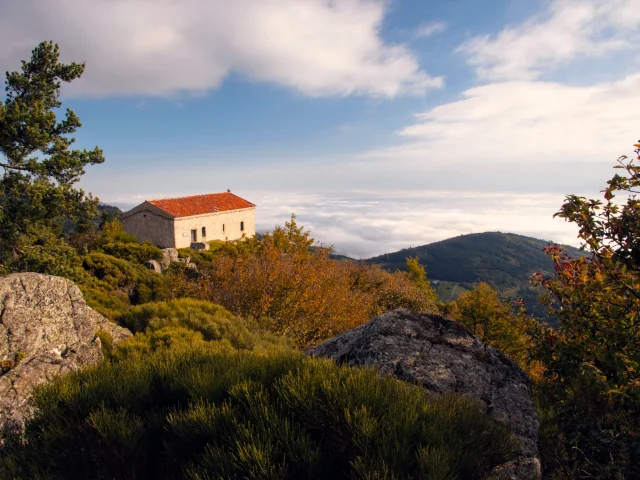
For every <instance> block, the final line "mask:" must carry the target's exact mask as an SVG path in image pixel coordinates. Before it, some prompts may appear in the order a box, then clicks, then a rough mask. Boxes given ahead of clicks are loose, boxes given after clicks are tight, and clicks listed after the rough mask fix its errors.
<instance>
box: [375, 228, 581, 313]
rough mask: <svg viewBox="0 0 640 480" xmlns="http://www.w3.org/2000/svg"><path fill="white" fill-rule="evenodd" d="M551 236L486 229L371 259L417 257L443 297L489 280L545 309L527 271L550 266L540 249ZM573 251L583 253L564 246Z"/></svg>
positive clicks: (385, 261) (390, 266) (394, 261)
mask: <svg viewBox="0 0 640 480" xmlns="http://www.w3.org/2000/svg"><path fill="white" fill-rule="evenodd" d="M547 243H548V242H547V241H545V240H539V239H536V238H531V237H525V236H523V235H516V234H514V233H501V232H486V233H474V234H470V235H461V236H459V237H455V238H450V239H447V240H442V241H440V242H435V243H431V244H428V245H423V246H420V247H413V248H407V249H404V250H400V251H398V252H393V253H387V254H385V255H380V256H379V257H374V258H371V259H369V260H367V262H369V263H373V264H378V265H381V266H382V267H383V268H385V269H387V270H391V271H394V270H397V269H400V270H402V269H404V268H405V262H406V258H407V257H418V258H419V260H420V263H422V264H423V265H426V268H427V275H428V277H429V279H430V280H439V281H440V282H434V287H436V289H437V290H438V294H439V296H440V299H441V300H448V299H449V298H451V293H452V291H453V287H454V286H455V285H456V284H457V287H456V291H455V292H454V294H453V298H455V297H456V296H457V295H458V294H460V293H462V292H463V291H464V288H470V287H471V286H472V285H473V284H476V283H479V282H487V283H488V284H489V285H491V287H492V288H494V289H496V290H498V291H499V292H501V293H503V294H504V295H506V296H508V297H516V296H517V297H521V298H523V299H524V300H525V301H526V302H527V304H528V305H529V306H530V307H531V309H532V310H533V311H534V312H535V313H537V314H539V315H542V314H543V312H542V311H541V310H540V309H539V307H538V306H537V305H536V304H537V302H536V297H537V295H538V292H537V291H536V290H534V289H532V288H531V287H530V286H529V276H530V275H531V274H532V273H534V272H537V271H542V272H550V270H551V268H552V263H551V260H549V257H547V255H546V254H545V253H544V252H543V251H542V249H543V248H544V247H545V246H546V245H547ZM566 249H567V251H568V252H569V253H570V254H571V255H573V256H579V255H582V254H583V253H582V252H581V251H580V250H578V249H577V248H574V247H569V246H567V247H566Z"/></svg>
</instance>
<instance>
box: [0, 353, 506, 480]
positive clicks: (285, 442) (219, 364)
mask: <svg viewBox="0 0 640 480" xmlns="http://www.w3.org/2000/svg"><path fill="white" fill-rule="evenodd" d="M34 402H35V407H36V413H35V416H34V417H33V419H32V420H30V421H28V422H27V424H26V427H25V434H24V438H23V439H22V440H20V438H19V437H16V436H13V435H10V434H7V435H6V436H5V438H4V442H0V444H2V447H0V478H7V479H9V478H25V479H26V478H29V479H32V478H42V479H54V478H55V479H78V478H115V479H131V480H134V479H155V478H163V479H183V478H184V479H193V480H195V479H214V478H216V479H218V478H224V479H232V478H255V479H259V478H265V479H266V478H269V479H286V478H291V479H295V478H318V479H322V478H326V479H335V478H362V479H364V478H416V477H419V478H430V479H455V478H461V479H476V478H484V477H485V476H486V475H487V473H488V472H489V471H490V470H491V468H492V467H493V466H495V465H497V464H500V463H502V462H504V461H505V460H507V459H508V458H509V457H510V455H511V454H512V452H513V449H514V445H513V443H512V441H511V440H510V435H509V434H508V432H507V431H506V430H505V429H504V428H503V427H501V426H499V425H498V424H497V423H495V422H494V421H492V420H490V419H489V418H488V417H487V416H485V415H484V414H482V413H481V412H480V410H479V409H478V408H477V407H476V406H475V405H473V404H471V403H470V401H468V400H465V399H463V398H461V397H455V396H431V395H429V394H428V393H427V392H425V391H424V390H422V389H420V388H418V387H413V386H410V385H407V384H404V383H402V382H400V381H398V380H395V379H393V378H388V377H385V378H381V377H380V376H379V374H378V373H377V372H375V371H373V370H358V369H352V368H349V367H340V366H336V365H335V364H334V363H332V362H330V361H328V360H318V359H311V358H307V357H304V356H303V355H301V354H299V353H295V352H281V353H277V354H276V353H273V354H270V355H262V354H256V353H253V352H248V351H235V350H233V348H232V347H227V348H224V349H223V348H221V346H220V345H219V344H216V343H215V342H211V343H198V344H195V345H193V346H190V347H184V348H178V347H174V348H171V349H162V350H159V351H156V352H155V353H152V354H148V355H146V356H144V357H143V356H140V357H139V358H137V359H136V361H109V362H105V363H103V364H101V365H99V366H97V367H94V368H92V369H89V370H85V371H80V372H77V373H72V374H70V375H67V376H64V377H58V378H57V379H56V380H54V381H53V382H52V383H50V384H49V385H47V386H45V387H43V388H40V389H39V390H37V392H36V393H35V395H34Z"/></svg>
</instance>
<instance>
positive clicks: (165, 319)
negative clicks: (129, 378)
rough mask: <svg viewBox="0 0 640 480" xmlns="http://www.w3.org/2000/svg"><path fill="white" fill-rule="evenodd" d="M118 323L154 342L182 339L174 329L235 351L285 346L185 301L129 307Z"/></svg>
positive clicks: (218, 311)
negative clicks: (170, 336)
mask: <svg viewBox="0 0 640 480" xmlns="http://www.w3.org/2000/svg"><path fill="white" fill-rule="evenodd" d="M118 323H120V324H121V325H122V326H124V327H126V328H128V329H129V330H131V331H132V332H134V333H147V334H151V332H156V335H155V336H154V335H149V338H150V339H151V338H157V337H158V332H159V334H160V335H166V334H168V333H170V332H174V333H175V332H180V335H183V334H184V332H182V330H176V329H186V330H190V331H192V332H197V333H198V334H199V337H201V338H202V340H204V341H208V342H210V341H225V342H228V343H229V344H230V345H231V346H233V347H234V348H237V349H246V350H255V349H264V348H266V347H271V346H274V345H283V346H284V345H285V343H284V341H283V340H282V339H280V338H278V337H276V336H275V335H273V334H269V333H267V332H263V331H260V329H259V328H258V326H257V324H255V323H254V322H251V321H248V320H245V319H243V318H240V317H237V316H235V315H233V314H232V313H231V312H229V311H228V310H225V309H224V308H223V307H221V306H219V305H214V304H212V303H209V302H206V301H200V300H191V299H188V298H181V299H178V300H171V301H168V302H156V303H147V304H145V305H139V306H136V307H133V308H131V309H129V310H128V311H126V312H125V313H123V314H122V315H120V317H119V318H118ZM199 337H198V338H199ZM138 338H140V336H138ZM174 341H175V340H174Z"/></svg>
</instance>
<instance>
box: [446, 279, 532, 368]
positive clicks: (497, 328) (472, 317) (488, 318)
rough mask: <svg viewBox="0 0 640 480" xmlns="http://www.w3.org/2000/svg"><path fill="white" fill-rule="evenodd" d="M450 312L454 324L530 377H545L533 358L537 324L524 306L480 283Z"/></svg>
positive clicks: (451, 306) (465, 294) (461, 296)
mask: <svg viewBox="0 0 640 480" xmlns="http://www.w3.org/2000/svg"><path fill="white" fill-rule="evenodd" d="M514 303H515V304H514ZM448 310H449V311H448V314H449V316H450V317H451V318H452V319H453V320H455V321H456V322H458V323H460V324H461V325H463V326H464V327H465V328H466V329H467V330H469V331H470V332H471V333H473V334H474V335H475V336H476V337H478V338H479V339H480V340H482V341H483V342H485V343H487V344H488V345H491V346H492V347H494V348H496V349H498V350H500V351H501V352H502V353H504V354H505V355H506V356H508V357H509V358H511V359H512V360H513V361H515V362H516V363H517V364H518V365H519V366H520V367H521V368H522V369H523V370H525V371H527V372H528V373H529V374H530V375H532V376H534V377H537V376H539V375H540V374H541V366H540V364H539V362H536V361H533V360H532V359H531V357H530V350H531V348H532V345H533V338H532V336H531V335H530V329H531V328H532V326H533V325H535V324H536V321H535V320H534V319H533V318H531V317H530V316H528V315H527V314H526V313H525V310H524V308H523V305H522V303H521V302H519V301H515V302H513V301H509V300H505V299H503V298H501V297H500V295H499V294H498V292H496V291H495V290H493V289H492V288H491V287H490V286H489V285H488V284H486V283H480V284H479V285H478V286H476V287H475V288H474V289H473V290H469V291H466V292H464V293H462V294H461V295H460V296H459V297H458V298H457V299H456V300H455V302H453V304H452V305H450V306H449V308H448Z"/></svg>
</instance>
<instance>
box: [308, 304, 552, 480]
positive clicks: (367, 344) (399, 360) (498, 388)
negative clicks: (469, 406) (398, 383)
mask: <svg viewBox="0 0 640 480" xmlns="http://www.w3.org/2000/svg"><path fill="white" fill-rule="evenodd" d="M308 353H309V354H310V355H313V356H322V357H328V358H332V359H334V360H336V361H337V362H339V363H346V364H348V365H352V366H365V365H366V366H373V367H376V368H377V369H378V370H379V371H380V372H382V373H384V374H387V375H393V376H395V377H397V378H399V379H401V380H404V381H407V382H410V383H413V384H417V385H421V386H423V387H424V388H426V389H427V390H429V391H432V392H436V393H446V392H458V393H461V394H464V395H467V396H469V397H471V398H473V399H475V400H477V401H478V402H479V403H480V404H481V406H482V407H483V408H484V409H485V410H486V412H487V413H488V414H489V415H490V416H491V417H492V418H494V419H495V420H497V421H498V422H500V423H502V424H504V425H505V426H507V427H508V428H509V429H510V430H511V431H512V432H513V434H514V435H515V436H516V437H517V439H518V440H519V442H520V448H519V450H518V453H517V456H516V458H514V459H513V460H512V461H510V462H509V463H508V464H506V465H502V466H500V467H498V469H496V472H495V473H496V475H500V476H501V478H505V477H506V478H517V479H526V478H539V477H540V460H539V458H538V448H537V440H538V414H537V412H536V409H535V407H534V404H533V398H532V391H531V382H530V380H529V378H528V377H527V374H526V373H525V372H524V371H522V370H521V369H520V368H519V367H518V366H517V365H516V364H515V363H514V362H513V361H512V360H510V359H509V358H507V357H506V356H505V355H503V354H502V353H501V352H499V351H498V350H496V349H495V348H493V347H490V346H488V345H486V344H484V343H483V342H482V341H480V340H479V339H478V338H477V337H475V336H474V335H472V334H471V333H469V332H468V331H467V330H465V329H464V328H463V327H462V326H460V325H459V324H457V323H455V322H452V321H449V320H446V319H444V318H442V317H440V316H438V315H430V314H419V313H413V312H411V311H409V310H406V309H398V310H393V311H391V312H387V313H385V314H383V315H380V316H379V317H376V318H374V319H373V320H371V321H370V322H368V323H366V324H364V325H361V326H359V327H357V328H354V329H353V330H350V331H348V332H345V333H343V334H342V335H339V336H337V337H335V338H332V339H330V340H327V341H326V342H324V343H321V344H320V345H317V346H316V347H314V348H312V349H310V350H309V352H308Z"/></svg>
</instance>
